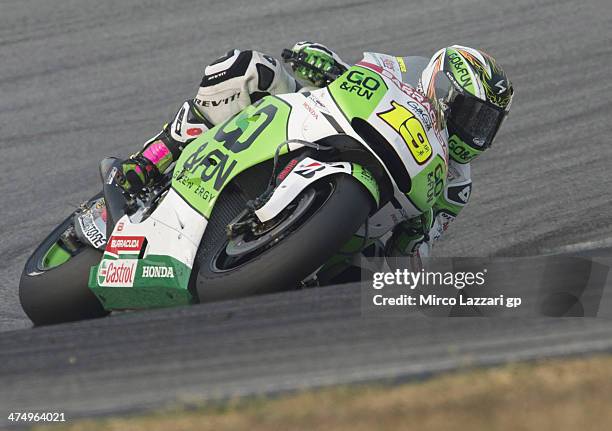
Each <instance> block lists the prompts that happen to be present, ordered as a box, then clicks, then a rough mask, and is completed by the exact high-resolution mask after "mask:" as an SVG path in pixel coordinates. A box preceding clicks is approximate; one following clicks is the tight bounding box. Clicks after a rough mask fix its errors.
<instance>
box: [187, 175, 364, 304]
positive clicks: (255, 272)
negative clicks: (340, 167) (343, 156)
mask: <svg viewBox="0 0 612 431" xmlns="http://www.w3.org/2000/svg"><path fill="white" fill-rule="evenodd" d="M372 202H373V200H372V198H371V197H370V195H369V194H368V192H367V190H366V189H365V188H364V187H363V186H362V185H361V184H359V183H358V182H357V181H356V180H355V179H354V178H352V177H350V176H348V175H336V176H331V177H326V178H324V179H322V180H320V181H318V182H317V183H315V184H313V185H312V186H310V187H308V188H306V189H305V190H304V191H303V192H302V193H301V194H300V195H299V196H298V197H297V198H296V200H295V201H294V203H293V204H292V205H290V206H289V207H288V208H290V210H289V213H288V214H285V215H284V217H282V218H281V220H279V221H278V222H277V224H276V225H273V226H268V227H266V226H260V228H261V230H263V231H265V233H263V234H261V235H247V236H243V237H241V240H240V241H238V242H236V241H232V240H228V239H224V240H223V241H220V244H219V246H217V247H213V248H212V250H211V251H210V252H208V253H206V254H205V255H204V256H203V258H202V259H201V260H200V268H199V274H198V278H197V282H196V285H197V291H198V296H199V299H200V302H208V301H215V300H222V299H230V298H237V297H242V296H249V295H255V294H262V293H271V292H276V291H282V290H290V289H292V288H294V287H296V286H298V285H299V283H300V282H301V281H302V280H304V279H305V278H306V277H308V275H310V274H312V273H313V272H314V271H315V270H316V269H317V268H319V267H320V266H321V265H323V264H324V263H325V262H326V261H327V260H328V259H329V258H331V257H332V256H333V255H334V254H335V253H336V252H337V251H338V250H339V249H340V248H341V247H342V246H343V245H344V244H345V243H346V242H347V241H348V240H349V239H350V238H351V237H352V235H353V234H354V233H355V232H356V231H357V230H358V229H359V227H360V226H361V225H362V224H363V223H364V221H365V220H366V218H367V217H368V215H369V213H370V210H371V209H372V205H373V203H372ZM241 251H242V252H241Z"/></svg>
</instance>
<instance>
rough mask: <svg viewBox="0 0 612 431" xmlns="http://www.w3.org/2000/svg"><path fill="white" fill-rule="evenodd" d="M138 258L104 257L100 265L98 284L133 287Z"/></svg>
mask: <svg viewBox="0 0 612 431" xmlns="http://www.w3.org/2000/svg"><path fill="white" fill-rule="evenodd" d="M137 265H138V260H136V259H117V260H108V259H104V260H102V262H100V266H98V274H97V276H98V285H100V286H103V287H132V286H133V285H134V278H135V276H136V266H137Z"/></svg>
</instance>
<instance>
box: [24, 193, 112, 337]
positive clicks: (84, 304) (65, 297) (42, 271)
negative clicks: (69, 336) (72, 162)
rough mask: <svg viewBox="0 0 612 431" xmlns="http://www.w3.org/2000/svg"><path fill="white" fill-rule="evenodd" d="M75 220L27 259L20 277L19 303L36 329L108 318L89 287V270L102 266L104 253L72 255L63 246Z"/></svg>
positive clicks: (85, 250)
mask: <svg viewBox="0 0 612 431" xmlns="http://www.w3.org/2000/svg"><path fill="white" fill-rule="evenodd" d="M98 197H99V196H96V198H98ZM96 198H94V199H96ZM73 219H74V214H72V215H70V216H69V217H68V218H66V220H64V222H63V223H62V224H60V225H59V226H58V227H56V228H55V229H54V230H53V232H51V234H49V236H48V237H47V238H46V239H45V240H44V241H43V242H42V243H41V244H40V245H39V246H38V247H37V248H36V250H35V251H34V253H32V255H31V256H30V257H29V258H28V260H27V262H26V264H25V267H24V270H23V273H22V274H21V280H20V281H19V301H20V302H21V307H22V308H23V310H24V311H25V313H26V315H27V316H28V317H29V318H30V320H32V322H33V323H34V325H37V326H38V325H49V324H54V323H62V322H70V321H74V320H83V319H92V318H96V317H103V316H106V315H107V314H108V311H106V310H105V309H104V308H103V307H102V305H101V304H100V301H98V299H97V298H96V296H95V295H94V294H93V292H92V291H91V290H89V288H88V287H87V280H88V277H89V268H91V267H92V266H93V265H97V264H98V263H99V262H100V259H101V258H102V252H100V251H99V250H96V249H93V248H90V247H88V246H81V247H79V248H78V249H77V250H75V251H73V252H69V251H67V250H66V249H65V248H63V247H62V246H61V237H62V234H63V233H64V232H66V231H67V230H68V229H70V228H71V226H72V223H73Z"/></svg>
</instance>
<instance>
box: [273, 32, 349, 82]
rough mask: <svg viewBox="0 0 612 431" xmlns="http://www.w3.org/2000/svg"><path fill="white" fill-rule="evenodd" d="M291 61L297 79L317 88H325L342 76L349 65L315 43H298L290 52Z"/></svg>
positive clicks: (288, 58)
mask: <svg viewBox="0 0 612 431" xmlns="http://www.w3.org/2000/svg"><path fill="white" fill-rule="evenodd" d="M290 54H292V55H291V56H286V55H283V57H284V58H285V59H286V60H287V61H289V63H290V64H291V68H292V69H293V73H294V74H295V76H296V78H298V79H300V80H303V81H305V82H308V83H310V84H312V85H314V86H315V87H324V86H325V85H327V84H329V83H330V82H331V81H333V79H335V78H337V77H338V76H340V75H342V74H343V73H344V72H346V70H347V69H348V68H349V65H348V64H346V63H345V62H344V61H342V60H341V59H340V57H339V56H338V55H337V54H336V53H334V52H333V51H332V50H330V49H329V48H327V47H326V46H325V45H321V44H318V43H313V42H306V41H304V42H298V43H296V44H295V45H294V46H293V48H291V50H290Z"/></svg>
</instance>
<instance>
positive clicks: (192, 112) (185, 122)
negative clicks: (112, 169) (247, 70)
mask: <svg viewBox="0 0 612 431" xmlns="http://www.w3.org/2000/svg"><path fill="white" fill-rule="evenodd" d="M211 127H213V125H212V123H211V122H210V121H208V119H206V118H205V117H204V116H203V114H201V113H200V112H199V111H198V109H197V107H196V105H195V103H194V101H193V100H187V101H185V102H184V103H183V105H182V106H181V109H179V111H178V112H177V114H176V115H175V116H174V119H173V120H172V122H170V123H169V124H166V125H165V126H164V128H163V130H162V131H161V132H160V133H159V134H158V135H157V136H155V137H154V138H152V139H150V140H149V141H147V142H146V143H145V144H144V148H143V149H142V151H140V152H138V153H136V154H134V155H132V156H130V158H128V159H127V160H124V161H123V162H122V164H121V172H120V173H119V175H118V176H117V183H118V184H119V186H120V187H122V188H123V189H124V190H125V191H127V192H128V193H132V194H133V193H138V192H139V191H141V190H142V189H143V188H144V187H149V186H151V185H153V184H155V182H156V181H157V180H159V178H161V176H162V174H163V173H164V172H165V171H166V170H167V169H168V168H169V167H170V165H171V164H172V162H174V161H175V160H177V159H178V157H179V155H180V154H181V152H182V151H183V149H184V148H185V147H186V146H187V145H189V144H190V143H191V142H192V141H193V140H194V139H195V138H197V137H198V136H199V135H200V134H201V133H202V132H204V131H205V130H208V129H210V128H211Z"/></svg>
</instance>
